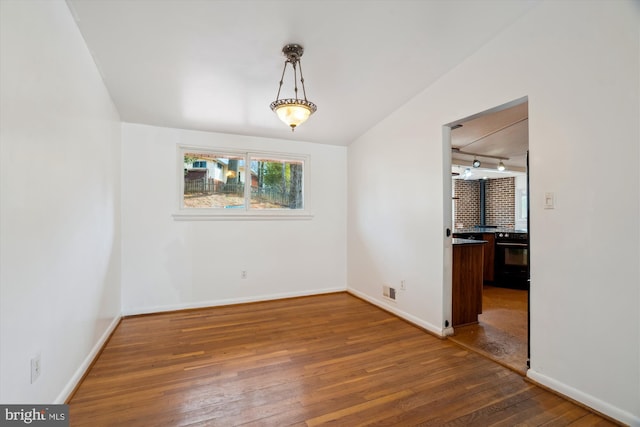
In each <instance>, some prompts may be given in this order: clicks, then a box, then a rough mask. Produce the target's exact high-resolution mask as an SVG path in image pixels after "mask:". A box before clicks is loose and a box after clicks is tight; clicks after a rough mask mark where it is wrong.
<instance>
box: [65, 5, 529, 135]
mask: <svg viewBox="0 0 640 427" xmlns="http://www.w3.org/2000/svg"><path fill="white" fill-rule="evenodd" d="M67 3H68V4H69V6H70V8H71V10H72V12H73V14H74V16H75V18H76V21H77V23H78V26H79V28H80V31H81V32H82V35H83V37H84V38H85V40H86V43H87V45H88V47H89V49H90V51H91V53H92V55H93V56H94V59H95V61H96V64H97V66H98V68H99V70H100V72H101V73H102V76H103V79H104V81H105V84H106V86H107V88H108V90H109V92H110V93H111V96H112V98H113V101H114V103H115V105H116V107H117V109H118V111H119V112H120V116H121V118H122V120H123V121H125V122H133V123H145V124H152V125H158V126H166V127H175V128H183V129H195V130H206V131H214V132H223V133H234V134H243V135H255V136H263V137H274V138H281V139H295V140H304V141H311V142H318V143H325V144H335V145H347V144H349V143H350V142H351V141H353V140H354V139H355V138H357V137H358V136H360V135H361V134H363V133H364V132H365V131H367V130H368V129H369V128H371V127H372V126H373V125H375V124H376V123H377V122H379V121H380V120H381V119H382V118H384V117H385V116H387V115H388V114H390V113H391V112H392V111H393V110H395V109H397V108H398V107H399V106H401V105H402V104H404V103H405V102H407V101H408V100H409V99H410V98H411V97H413V96H414V95H415V94H417V93H418V92H420V91H422V90H423V89H425V88H426V87H428V86H429V85H430V84H431V83H433V82H434V81H435V80H436V79H438V78H439V77H440V76H442V75H443V74H444V73H446V72H447V71H448V70H450V69H451V68H452V67H454V66H455V65H456V64H458V63H460V62H461V61H463V60H464V59H465V58H466V57H468V56H469V55H470V54H472V53H473V52H474V51H476V50H477V49H478V48H480V47H481V46H482V45H483V44H485V43H486V42H487V41H489V40H490V39H491V38H492V37H493V36H495V35H496V34H497V33H498V32H500V31H501V30H502V29H504V28H506V27H507V26H508V25H509V24H511V23H513V22H514V21H515V20H516V19H518V17H520V16H521V15H523V14H524V13H526V12H527V11H528V10H529V8H531V7H532V5H533V4H534V3H535V0H520V1H504V0H477V1H476V0H457V1H453V0H334V1H332V0H296V1H293V0H291V1H288V0H278V1H271V0H120V1H115V0H67ZM287 43H299V44H302V45H303V46H304V48H305V53H304V56H303V58H302V69H303V71H304V77H305V85H306V89H307V98H308V99H309V100H310V101H312V102H314V103H315V104H317V105H318V111H317V113H316V114H314V115H313V116H312V117H311V118H310V119H309V121H307V122H306V123H304V124H303V125H301V126H300V127H299V128H298V129H297V130H296V131H295V133H292V132H291V131H290V130H289V129H288V128H287V127H286V125H284V124H283V123H282V122H280V121H279V120H278V118H277V117H276V115H275V114H274V113H273V112H272V111H271V110H270V109H269V104H270V103H271V101H273V100H275V97H276V92H277V89H278V82H279V80H280V76H281V73H282V67H283V65H284V56H282V54H281V49H282V47H283V46H284V45H285V44H287ZM285 95H286V94H285Z"/></svg>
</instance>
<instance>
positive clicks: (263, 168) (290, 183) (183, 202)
mask: <svg viewBox="0 0 640 427" xmlns="http://www.w3.org/2000/svg"><path fill="white" fill-rule="evenodd" d="M178 156H179V158H178V163H179V170H180V171H181V172H183V173H184V176H182V177H180V185H179V191H180V194H179V199H180V201H179V212H180V213H178V214H175V215H174V217H175V218H176V219H188V218H194V217H198V218H200V219H201V218H213V219H216V218H224V217H226V218H230V217H231V218H233V217H236V218H237V217H254V216H255V217H263V218H264V217H269V216H270V217H283V216H285V217H294V216H297V217H302V216H309V213H308V207H307V204H308V201H307V197H306V179H307V177H306V175H307V174H308V164H309V161H308V158H307V157H306V156H295V155H293V156H292V155H285V154H277V153H254V152H235V151H233V150H210V149H203V148H195V147H180V150H179V155H178Z"/></svg>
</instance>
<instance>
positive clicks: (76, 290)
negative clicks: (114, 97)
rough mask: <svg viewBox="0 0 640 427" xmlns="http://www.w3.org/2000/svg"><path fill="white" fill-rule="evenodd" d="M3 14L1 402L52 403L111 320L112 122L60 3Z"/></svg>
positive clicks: (115, 208) (114, 227)
mask: <svg viewBox="0 0 640 427" xmlns="http://www.w3.org/2000/svg"><path fill="white" fill-rule="evenodd" d="M0 16H1V21H0V31H1V33H0V43H1V45H0V51H1V58H0V90H1V95H0V99H1V103H0V123H1V134H0V141H1V166H2V167H1V170H0V171H1V188H2V191H1V194H0V201H1V203H0V217H1V219H0V234H1V235H2V239H1V240H0V242H1V243H0V402H2V403H52V402H57V403H60V402H63V401H64V399H66V397H67V394H68V393H69V392H70V391H71V390H72V389H73V387H74V386H75V382H76V381H77V380H78V379H79V375H80V374H81V373H82V370H83V368H84V367H86V366H87V363H88V362H89V361H90V360H91V356H92V355H93V354H94V352H95V350H97V348H98V347H99V345H100V344H101V342H102V340H103V339H104V338H105V336H106V334H107V333H108V332H109V331H110V329H111V328H112V327H113V326H114V324H115V323H114V322H115V321H116V320H117V319H118V318H119V314H120V208H119V199H120V190H119V188H120V169H119V163H120V122H119V116H118V114H117V112H116V110H115V108H114V106H113V104H112V102H111V99H110V97H109V94H108V93H107V91H106V89H105V87H104V84H103V82H102V80H101V77H100V74H99V73H98V71H97V69H96V67H95V64H94V62H93V60H92V58H91V55H90V54H89V52H88V50H87V48H86V46H85V44H84V40H83V39H82V37H81V35H80V33H79V31H78V29H77V27H76V25H75V22H74V21H73V19H72V17H71V14H70V13H69V10H68V8H67V5H66V4H65V3H64V2H62V1H50V0H47V1H6V0H3V1H1V2H0ZM36 353H40V355H41V363H42V372H41V375H40V378H39V379H38V380H37V381H36V382H35V383H34V384H30V359H31V357H33V356H34V355H35V354H36Z"/></svg>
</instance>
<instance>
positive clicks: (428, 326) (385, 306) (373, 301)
mask: <svg viewBox="0 0 640 427" xmlns="http://www.w3.org/2000/svg"><path fill="white" fill-rule="evenodd" d="M347 292H349V293H351V294H353V295H355V296H357V297H358V298H361V299H363V300H365V301H367V302H369V303H371V304H373V305H375V306H378V307H380V308H381V309H383V310H386V311H389V312H391V313H393V314H395V315H396V316H398V317H400V318H402V319H404V320H406V321H407V322H409V323H413V324H414V325H416V326H419V327H420V328H423V329H426V330H427V331H429V332H432V333H433V334H435V335H437V336H439V337H444V336H445V335H446V334H445V332H446V331H445V330H444V329H442V328H439V327H437V326H435V325H432V324H431V323H429V322H425V321H424V320H422V319H419V318H417V317H415V316H414V315H412V314H409V313H407V312H405V311H402V310H399V309H398V308H397V307H394V306H393V305H392V304H389V303H386V302H384V301H379V300H377V299H375V298H372V297H370V296H369V295H367V294H364V293H362V292H360V291H357V290H355V289H353V288H347Z"/></svg>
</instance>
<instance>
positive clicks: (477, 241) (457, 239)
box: [451, 237, 487, 245]
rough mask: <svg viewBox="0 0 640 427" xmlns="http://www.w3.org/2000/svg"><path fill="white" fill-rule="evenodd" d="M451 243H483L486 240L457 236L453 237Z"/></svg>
mask: <svg viewBox="0 0 640 427" xmlns="http://www.w3.org/2000/svg"><path fill="white" fill-rule="evenodd" d="M451 243H452V244H454V245H478V244H484V243H487V241H486V240H476V239H459V238H457V237H454V238H453V239H452V241H451Z"/></svg>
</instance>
